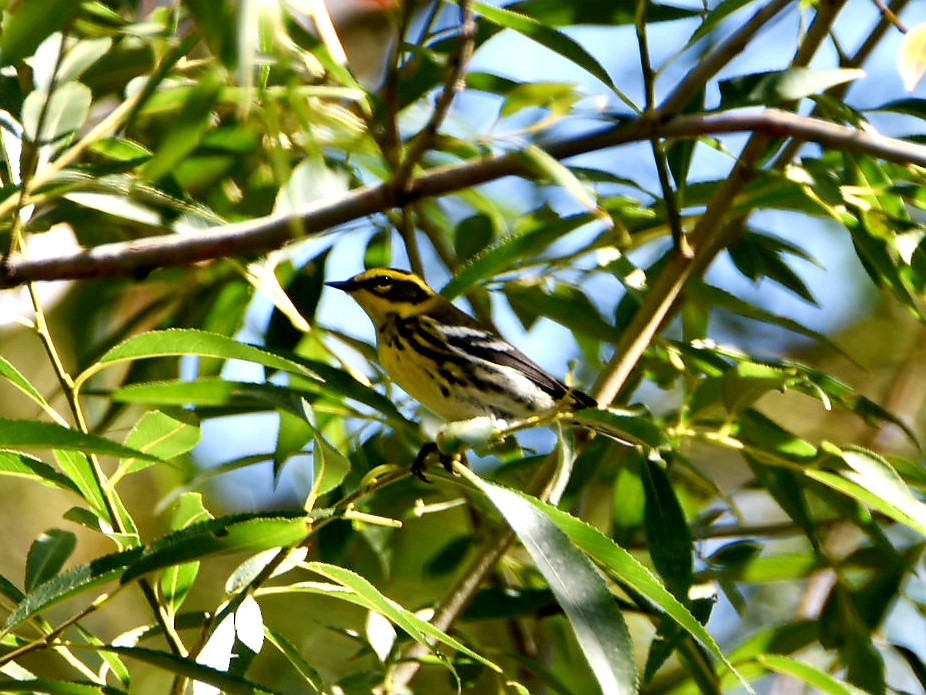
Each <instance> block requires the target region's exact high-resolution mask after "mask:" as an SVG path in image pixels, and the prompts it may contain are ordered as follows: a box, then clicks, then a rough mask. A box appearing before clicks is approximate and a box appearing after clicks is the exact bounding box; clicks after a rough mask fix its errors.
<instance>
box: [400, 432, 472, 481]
mask: <svg viewBox="0 0 926 695" xmlns="http://www.w3.org/2000/svg"><path fill="white" fill-rule="evenodd" d="M432 455H437V460H438V461H440V464H441V465H442V466H443V467H444V469H445V470H446V471H447V472H448V473H453V464H454V462H457V461H463V456H462V454H445V453H444V452H442V451H441V450H440V449H438V448H437V443H436V442H425V443H424V444H422V446H421V449H419V450H418V455H417V456H415V460H414V461H413V462H412V474H413V475H415V476H417V477H418V478H421V480H423V481H424V482H426V483H430V482H431V480H430V478H428V477H427V476H426V475H425V474H424V472H425V470H426V469H427V467H428V458H429V457H430V456H432Z"/></svg>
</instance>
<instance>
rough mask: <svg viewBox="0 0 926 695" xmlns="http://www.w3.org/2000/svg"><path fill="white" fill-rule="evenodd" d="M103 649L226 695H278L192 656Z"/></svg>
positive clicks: (124, 649) (152, 651) (141, 649)
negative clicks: (213, 687)
mask: <svg viewBox="0 0 926 695" xmlns="http://www.w3.org/2000/svg"><path fill="white" fill-rule="evenodd" d="M105 649H106V650H108V651H111V652H113V653H114V654H118V655H119V656H123V657H128V658H130V659H137V660H138V661H142V662H144V663H146V664H150V665H152V666H156V667H157V668H159V669H162V670H164V671H167V672H168V673H175V674H177V675H180V676H185V677H187V678H189V679H191V680H195V681H199V682H200V683H206V684H208V685H212V686H215V687H216V688H218V689H219V690H220V691H222V692H223V693H227V694H228V695H281V694H280V692H279V691H277V690H272V689H271V688H269V687H266V686H263V685H258V684H256V683H253V682H251V681H249V680H246V679H244V678H241V677H239V676H235V675H232V674H230V673H225V672H224V671H219V670H217V669H214V668H209V667H208V666H204V665H203V664H198V663H196V662H195V661H193V660H192V659H188V658H184V657H181V656H177V655H175V654H170V653H168V652H160V651H157V650H155V649H146V648H144V647H115V646H107V647H105Z"/></svg>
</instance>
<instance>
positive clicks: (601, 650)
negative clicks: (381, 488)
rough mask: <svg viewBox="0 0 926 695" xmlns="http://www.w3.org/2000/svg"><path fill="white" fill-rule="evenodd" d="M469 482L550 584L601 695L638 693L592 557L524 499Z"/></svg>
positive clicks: (623, 628) (620, 621)
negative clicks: (605, 694) (498, 512)
mask: <svg viewBox="0 0 926 695" xmlns="http://www.w3.org/2000/svg"><path fill="white" fill-rule="evenodd" d="M471 481H472V482H473V483H474V484H475V485H476V486H477V487H478V488H479V489H480V490H482V492H483V493H484V494H485V495H486V496H487V497H488V498H489V499H490V500H491V501H492V503H493V504H494V505H495V506H496V508H497V509H498V510H499V511H500V512H501V513H502V515H503V516H504V517H505V519H506V521H507V522H508V524H509V525H510V526H511V528H512V529H513V530H514V532H515V533H516V534H517V536H518V538H519V539H520V540H521V543H523V544H524V547H525V548H527V551H528V552H529V553H530V556H531V558H532V559H533V560H534V563H535V564H536V565H537V568H538V569H539V570H540V572H541V573H542V574H543V576H544V578H545V579H546V580H547V584H548V585H549V586H550V589H551V590H552V591H553V593H554V594H555V595H556V599H557V601H558V602H559V604H560V606H562V608H563V610H564V611H565V613H566V617H567V618H568V619H569V623H570V625H571V626H572V629H573V630H574V631H575V634H576V638H577V640H578V642H579V646H580V647H581V649H582V653H583V654H584V655H585V658H586V659H587V660H588V663H589V666H591V668H592V672H593V673H594V674H595V678H596V679H597V680H598V684H599V685H600V686H601V689H602V692H605V693H614V694H615V695H618V694H620V693H635V692H637V667H636V662H635V660H634V654H633V642H632V641H631V639H630V633H629V632H628V630H627V625H626V623H625V622H624V617H623V615H621V612H620V610H619V609H618V607H617V603H616V600H615V598H614V596H612V595H611V592H610V591H609V590H608V587H607V584H606V583H605V581H604V578H603V577H602V576H601V575H600V574H599V573H598V571H597V570H596V569H595V566H594V565H593V564H592V563H591V562H590V561H589V559H588V557H587V556H585V555H583V554H582V553H580V552H579V551H578V550H577V549H576V547H575V546H574V545H573V544H572V543H571V542H570V540H569V538H568V537H567V536H566V535H565V534H564V533H563V532H562V530H561V529H559V528H558V527H557V526H556V525H555V524H554V523H553V522H552V521H551V520H550V518H549V517H548V516H547V515H546V514H544V513H543V511H541V510H540V509H539V508H537V507H535V506H532V505H531V504H530V502H528V501H527V500H526V499H524V498H523V497H521V496H519V495H517V494H515V493H514V492H511V491H510V490H506V489H505V488H502V487H498V486H496V485H492V484H490V483H487V482H485V481H483V480H481V479H480V478H478V477H477V476H472V477H471Z"/></svg>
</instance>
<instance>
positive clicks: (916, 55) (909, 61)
mask: <svg viewBox="0 0 926 695" xmlns="http://www.w3.org/2000/svg"><path fill="white" fill-rule="evenodd" d="M897 72H899V73H900V78H901V79H902V80H903V84H904V87H905V88H906V90H907V91H908V92H910V93H911V94H912V93H913V92H914V91H916V87H917V85H919V83H920V81H921V80H922V79H923V75H926V23H922V24H917V25H916V26H915V27H911V28H910V30H909V31H907V33H906V34H905V35H904V37H903V39H902V40H901V42H900V48H898V49H897Z"/></svg>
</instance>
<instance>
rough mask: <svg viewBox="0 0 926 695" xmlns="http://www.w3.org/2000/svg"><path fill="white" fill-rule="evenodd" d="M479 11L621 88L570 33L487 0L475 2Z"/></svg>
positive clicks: (606, 82)
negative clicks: (489, 2)
mask: <svg viewBox="0 0 926 695" xmlns="http://www.w3.org/2000/svg"><path fill="white" fill-rule="evenodd" d="M475 8H476V11H477V12H478V13H479V14H480V15H482V16H483V17H485V18H486V19H487V20H489V21H490V22H493V23H494V24H497V25H499V26H502V27H505V28H506V29H511V30H512V31H516V32H518V33H519V34H522V35H523V36H526V37H527V38H529V39H531V40H533V41H536V42H537V43H539V44H540V45H541V46H545V47H546V48H549V49H550V50H551V51H553V52H554V53H556V54H557V55H559V56H562V57H563V58H565V59H566V60H568V61H569V62H570V63H574V64H575V65H578V66H579V67H580V68H582V69H583V70H585V71H586V72H588V73H589V74H590V75H592V76H593V77H596V78H598V79H599V80H601V81H602V82H603V83H604V84H606V85H607V86H608V87H610V88H611V89H614V90H617V87H616V86H615V85H614V83H613V82H612V81H611V77H610V75H608V73H607V71H606V70H605V69H604V68H603V67H602V66H601V63H599V62H598V61H597V60H595V58H594V57H593V56H592V55H591V54H590V53H589V52H588V51H586V50H585V49H584V48H582V46H581V45H580V44H579V43H578V42H576V41H575V40H574V39H572V38H570V37H569V36H567V35H566V34H564V33H562V32H560V31H557V30H556V29H552V28H550V27H549V26H547V25H546V24H541V23H540V22H538V21H537V20H536V19H533V18H531V17H528V16H526V15H523V14H519V13H517V12H512V11H510V10H506V9H504V8H501V7H493V6H491V5H488V4H486V3H483V2H477V3H475Z"/></svg>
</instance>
